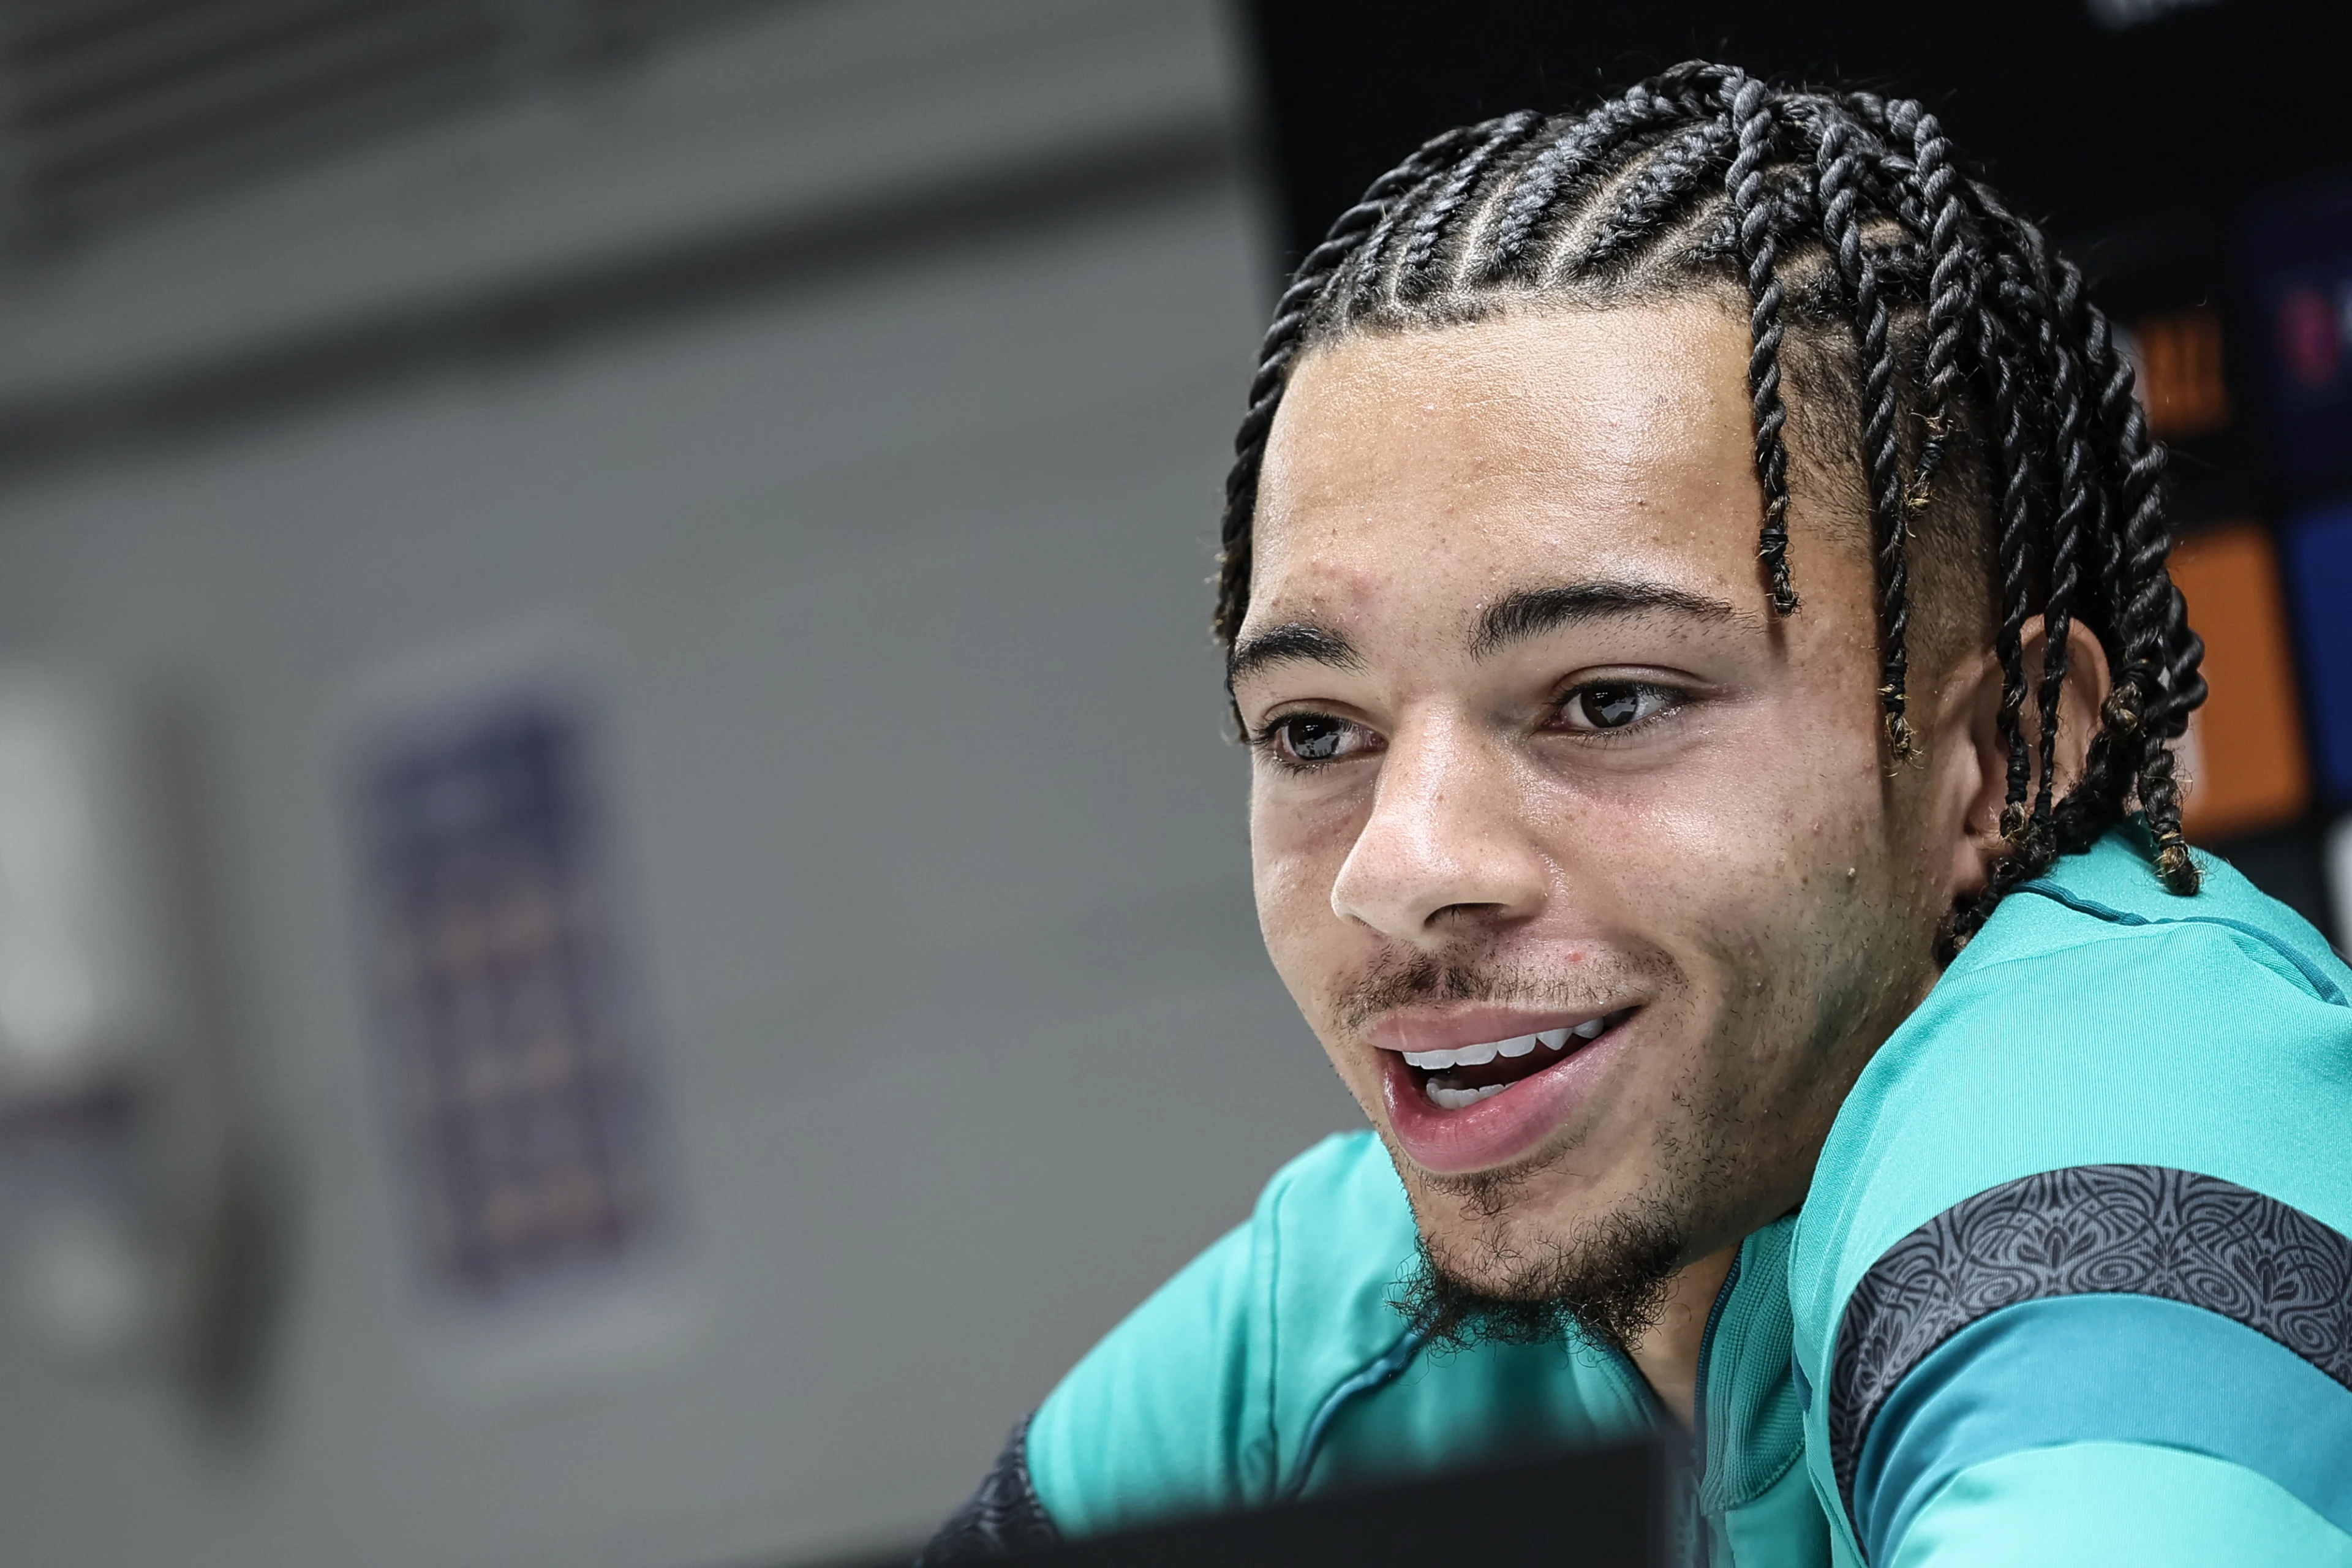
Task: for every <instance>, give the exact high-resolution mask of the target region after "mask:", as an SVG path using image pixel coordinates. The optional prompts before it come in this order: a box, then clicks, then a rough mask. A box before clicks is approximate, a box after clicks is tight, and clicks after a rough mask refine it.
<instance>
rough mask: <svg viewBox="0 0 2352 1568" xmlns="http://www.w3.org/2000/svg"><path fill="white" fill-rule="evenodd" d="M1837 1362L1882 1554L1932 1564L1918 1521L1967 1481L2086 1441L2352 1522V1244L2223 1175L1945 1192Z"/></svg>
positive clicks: (1859, 1300) (1872, 1281) (1858, 1502)
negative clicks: (1947, 1197) (2158, 1457)
mask: <svg viewBox="0 0 2352 1568" xmlns="http://www.w3.org/2000/svg"><path fill="white" fill-rule="evenodd" d="M1830 1373H1831V1376H1830V1388H1829V1391H1828V1394H1829V1399H1828V1415H1829V1445H1830V1459H1831V1467H1832V1472H1833V1473H1834V1475H1835V1478H1836V1481H1837V1488H1838V1491H1839V1493H1840V1498H1841V1500H1842V1501H1843V1504H1844V1505H1845V1510H1846V1514H1847V1517H1848V1519H1849V1520H1850V1521H1852V1523H1853V1531H1854V1535H1855V1539H1856V1540H1857V1542H1859V1543H1860V1544H1861V1546H1862V1548H1863V1551H1864V1555H1865V1556H1866V1557H1867V1558H1868V1560H1869V1561H1871V1562H1873V1563H1892V1562H1895V1561H1896V1560H1897V1558H1898V1556H1899V1557H1900V1559H1901V1561H1903V1562H1904V1563H1913V1562H1915V1561H1916V1562H1925V1561H1927V1559H1925V1558H1922V1557H1920V1556H1919V1555H1918V1553H1917V1552H1914V1551H1906V1550H1905V1538H1906V1532H1907V1531H1909V1530H1910V1528H1911V1526H1912V1525H1913V1524H1914V1522H1915V1521H1917V1520H1918V1519H1919V1517H1920V1515H1921V1512H1922V1510H1923V1509H1926V1508H1927V1506H1928V1505H1929V1504H1930V1503H1932V1502H1934V1501H1935V1500H1936V1499H1937V1495H1938V1493H1939V1492H1942V1491H1944V1490H1946V1489H1948V1488H1949V1487H1951V1486H1952V1485H1953V1484H1954V1482H1955V1480H1956V1479H1958V1478H1961V1477H1963V1476H1965V1475H1966V1474H1968V1473H1969V1472H1970V1471H1972V1470H1977V1469H1979V1468H1981V1467H1983V1466H1986V1465H1988V1464H1990V1463H1993V1462H1995V1461H2000V1460H2003V1459H2004V1458H2008V1457H2010V1456H2017V1455H2023V1454H2027V1453H2029V1452H2032V1451H2035V1450H2050V1451H2056V1450H2059V1449H2062V1448H2064V1447H2067V1446H2069V1445H2085V1444H2104V1445H2120V1446H2123V1449H2124V1451H2132V1450H2135V1449H2137V1450H2139V1451H2150V1450H2159V1449H2160V1450H2175V1451H2181V1452H2186V1453H2190V1454H2196V1455H2202V1456H2205V1457H2207V1458H2210V1459H2213V1460H2217V1461H2221V1462H2223V1463H2226V1464H2228V1465H2231V1466H2234V1467H2239V1468H2242V1469H2244V1470H2246V1471H2248V1472H2251V1473H2252V1475H2254V1476H2257V1477H2260V1478H2263V1479H2265V1480H2266V1481H2268V1482H2269V1483H2271V1484H2272V1485H2273V1486H2274V1487H2275V1488H2276V1489H2279V1490H2280V1491H2281V1493H2282V1494H2283V1495H2285V1496H2288V1497H2291V1498H2293V1499H2294V1500H2296V1501H2297V1502H2298V1503H2299V1504H2300V1505H2301V1506H2303V1507H2305V1508H2307V1509H2308V1510H2311V1512H2312V1513H2314V1514H2315V1515H2316V1516H2317V1517H2318V1518H2319V1519H2321V1520H2324V1521H2326V1522H2327V1523H2328V1524H2329V1525H2330V1526H2332V1527H2333V1528H2334V1529H2336V1530H2338V1531H2352V1239H2347V1237H2345V1236H2343V1235H2342V1234H2341V1233H2339V1232H2337V1231H2335V1230H2333V1229H2330V1228H2329V1227H2328V1226H2325V1225H2322V1224H2320V1223H2319V1222H2318V1221H2316V1220H2315V1219H2313V1218H2311V1217H2310V1216H2309V1215H2305V1214H2304V1213H2302V1212H2301V1211H2299V1210H2297V1209H2294V1208H2292V1207H2290V1206H2288V1205H2285V1204H2283V1203H2281V1202H2279V1201H2278V1200H2276V1199H2274V1198H2272V1197H2269V1196H2266V1195H2265V1194H2261V1193H2257V1192H2253V1191H2251V1190H2249V1189H2247V1188H2245V1187H2242V1186H2238V1185H2236V1184H2231V1183H2229V1182H2225V1181H2222V1180H2221V1179H2219V1178H2217V1177H2213V1176H2208V1175H2202V1174H2199V1173H2195V1172H2190V1171H2181V1170H2173V1169H2168V1168H2166V1167H2161V1166H2152V1165H2082V1166H2075V1167H2073V1168H2071V1169H2067V1170H2060V1171H2051V1172H2044V1173H2041V1174H2038V1175H2032V1176H2027V1177H2024V1178H2021V1179H2020V1180H2017V1181H2013V1182H2008V1183H2005V1184H2001V1185H2000V1186H1996V1187H1993V1188H1991V1189H1990V1190H1988V1191H1986V1192H1982V1193H1979V1194H1977V1195H1976V1196H1974V1197H1971V1198H1969V1199H1968V1200H1967V1201H1965V1202H1963V1203H1961V1204H1958V1205H1955V1206H1953V1207H1952V1208H1949V1209H1947V1210H1946V1211H1944V1212H1943V1213H1942V1214H1940V1215H1937V1216H1936V1217H1935V1218H1934V1219H1932V1220H1930V1221H1929V1222H1928V1223H1927V1224H1926V1225H1924V1226H1920V1227H1919V1228H1918V1229H1916V1230H1915V1231H1913V1232H1912V1233H1911V1234H1910V1235H1908V1236H1906V1237H1904V1238H1903V1239H1902V1240H1901V1241H1899V1242H1898V1243H1896V1244H1895V1246H1894V1247H1891V1248H1889V1249H1888V1250H1887V1251H1886V1252H1885V1254H1884V1255H1883V1256H1882V1257H1881V1258H1879V1259H1878V1261H1877V1262H1876V1263H1875V1264H1874V1265H1873V1266H1872V1268H1870V1270H1869V1271H1868V1272H1867V1273H1866V1274H1865V1275H1864V1278H1863V1279H1862V1280H1861V1281H1860V1283H1859V1284H1858V1285H1857V1286H1856V1287H1855V1289H1854V1290H1853V1294H1852V1295H1851V1297H1849V1298H1848V1300H1847V1302H1846V1305H1845V1309H1844V1311H1843V1314H1842V1316H1841V1318H1840V1321H1839V1324H1838V1331H1837V1336H1836V1347H1835V1352H1834V1355H1833V1357H1832V1363H1831V1368H1830ZM1954 1560H1957V1559H1954Z"/></svg>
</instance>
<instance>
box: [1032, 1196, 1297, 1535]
mask: <svg viewBox="0 0 2352 1568" xmlns="http://www.w3.org/2000/svg"><path fill="white" fill-rule="evenodd" d="M1251 1229H1252V1227H1251V1226H1242V1227H1240V1228H1239V1229H1237V1230H1234V1231H1233V1232H1231V1233H1230V1234H1228V1235H1227V1236H1226V1237H1224V1238H1223V1240H1221V1241H1219V1242H1218V1243H1217V1244H1216V1245H1215V1246H1213V1247H1210V1248H1209V1250H1208V1251H1206V1252H1204V1253H1202V1255H1201V1256H1200V1257H1199V1258H1195V1259H1193V1260H1192V1263H1191V1264H1189V1265H1188V1266H1187V1267H1186V1268H1184V1270H1183V1271H1182V1272H1181V1273H1180V1274H1178V1275H1177V1276H1176V1277H1175V1278H1174V1279H1171V1280H1169V1281H1168V1283H1167V1284H1165V1285H1163V1286H1161V1287H1160V1289H1159V1290H1158V1291H1156V1292H1154V1293H1153V1295H1152V1296H1151V1298H1150V1300H1147V1301H1145V1302H1144V1303H1143V1305H1142V1306H1140V1307H1139V1308H1137V1309H1136V1310H1135V1311H1134V1312H1132V1313H1130V1314H1129V1316H1128V1318H1127V1320H1126V1321H1124V1322H1122V1323H1120V1324H1119V1325H1118V1328H1116V1329H1114V1330H1112V1331H1110V1333H1109V1334H1108V1336H1106V1337H1105V1338H1104V1339H1103V1341H1102V1342H1101V1343H1099V1344H1097V1345H1096V1346H1095V1348H1094V1349H1093V1350H1092V1351H1090V1352H1087V1356H1086V1359H1085V1360H1083V1361H1081V1362H1079V1363H1078V1364H1077V1365H1076V1367H1074V1368H1072V1369H1071V1371H1070V1373H1069V1375H1068V1376H1066V1377H1065V1378H1064V1379H1063V1380H1062V1383H1061V1384H1060V1386H1058V1387H1056V1388H1055V1390H1054V1392H1053V1394H1051V1395H1049V1396H1048V1397H1047V1398H1046V1400H1045V1404H1043V1405H1040V1406H1038V1409H1037V1414H1036V1415H1034V1417H1033V1418H1032V1419H1031V1421H1030V1424H1029V1444H1028V1457H1029V1479H1030V1484H1031V1485H1032V1486H1033V1487H1034V1489H1036V1493H1037V1499H1038V1500H1039V1501H1040V1502H1042V1503H1043V1504H1044V1505H1045V1511H1046V1513H1047V1514H1049V1515H1050V1516H1051V1517H1052V1519H1053V1521H1054V1523H1055V1528H1057V1529H1058V1530H1060V1531H1062V1533H1063V1534H1064V1535H1066V1536H1078V1535H1092V1534H1096V1533H1098V1532H1100V1531H1106V1530H1114V1529H1118V1528H1120V1527H1122V1526H1126V1525H1132V1524H1137V1523H1141V1522H1144V1521H1149V1520H1152V1519H1158V1518H1167V1517H1170V1516H1173V1515H1179V1514H1187V1513H1202V1512H1209V1511H1212V1510H1220V1509H1226V1508H1233V1507H1237V1506H1241V1505H1244V1504H1246V1503H1248V1502H1252V1501H1256V1500H1260V1495H1261V1494H1262V1493H1263V1492H1264V1491H1265V1480H1266V1472H1267V1468H1268V1464H1269V1461H1270V1453H1269V1451H1268V1448H1267V1444H1266V1440H1265V1439H1266V1434H1265V1433H1264V1432H1262V1431H1254V1430H1252V1423H1251V1422H1250V1421H1249V1419H1248V1415H1247V1411H1246V1409H1245V1406H1246V1405H1247V1404H1248V1403H1249V1398H1248V1391H1249V1388H1250V1385H1251V1384H1252V1383H1253V1381H1254V1379H1253V1378H1252V1377H1251V1375H1250V1341H1251V1338H1252V1322H1251V1318H1252V1313H1251V1310H1250V1308H1251V1300H1250V1297H1251V1294H1252V1291H1251V1284H1252V1278H1251V1276H1252V1270H1251V1267H1250V1265H1251V1256H1250V1254H1251V1243H1252V1237H1251Z"/></svg>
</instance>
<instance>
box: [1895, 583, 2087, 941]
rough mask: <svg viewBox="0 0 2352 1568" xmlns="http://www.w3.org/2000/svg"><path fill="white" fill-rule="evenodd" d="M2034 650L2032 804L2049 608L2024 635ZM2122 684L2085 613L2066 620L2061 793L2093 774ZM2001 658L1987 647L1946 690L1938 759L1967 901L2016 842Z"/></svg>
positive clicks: (1954, 871) (1955, 894) (1953, 876)
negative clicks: (2005, 825)
mask: <svg viewBox="0 0 2352 1568" xmlns="http://www.w3.org/2000/svg"><path fill="white" fill-rule="evenodd" d="M2020 642H2021V646H2022V648H2023V651H2024V656H2025V658H2024V664H2025V706H2024V710H2023V711H2022V713H2021V715H2020V718H2021V723H2022V727H2023V729H2024V732H2025V752H2026V757H2027V759H2028V765H2029V767H2030V769H2031V770H2032V776H2031V778H2030V781H2029V784H2028V787H2027V790H2026V796H2025V800H2026V805H2027V807H2028V808H2029V809H2031V807H2032V804H2033V800H2034V792H2035V790H2037V789H2038V788H2039V787H2040V785H2041V754H2042V752H2041V747H2042V740H2041V736H2042V668H2043V660H2044V659H2045V658H2046V657H2047V655H2048V652H2049V636H2048V628H2047V627H2046V626H2044V624H2043V622H2042V617H2041V616H2034V617H2033V618H2032V620H2030V621H2028V622H2026V623H2025V626H2024V629H2023V631H2022V633H2021V636H2020ZM2112 685H2113V681H2112V679H2111V677H2110V676H2109V674H2108V670H2107V651H2106V649H2105V647H2101V646H2100V643H2099V639H2098V638H2097V637H2095V636H2093V635H2092V634H2091V632H2090V631H2089V629H2088V628H2086V627H2085V626H2083V624H2082V623H2081V622H2079V621H2077V622H2074V623H2071V624H2070V625H2069V626H2067V628H2066V674H2065V679H2064V681H2063V685H2062V686H2061V687H2060V688H2059V695H2058V737H2057V740H2058V743H2057V749H2056V754H2055V758H2054V761H2055V763H2056V766H2055V768H2054V770H2053V771H2054V772H2055V773H2056V776H2057V788H2056V790H2055V791H2054V792H2053V798H2055V799H2059V800H2063V799H2064V798H2065V796H2066V792H2067V791H2068V790H2070V789H2072V788H2074V785H2075V784H2076V783H2077V782H2078V781H2080V780H2081V778H2082V776H2083V767H2084V763H2085V761H2086V760H2087V759H2088V757H2089V756H2090V751H2091V738H2092V737H2093V736H2094V735H2095V734H2096V733H2097V732H2098V727H2099V710H2101V709H2102V708H2104V707H2105V705H2106V700H2107V693H2108V691H2109V689H2110V688H2111V687H2112ZM2000 689H2001V679H2000V660H1999V659H1997V658H1994V657H1993V655H1992V652H1991V650H1990V649H1987V650H1985V651H1984V652H1983V653H1982V654H1980V655H1979V656H1978V657H1977V658H1975V659H1974V660H1971V661H1969V663H1968V664H1967V665H1966V667H1965V668H1962V669H1961V670H1959V671H1958V672H1956V675H1955V678H1954V682H1953V685H1952V686H1951V687H1949V688H1948V689H1947V690H1946V693H1945V698H1946V700H1945V703H1944V705H1943V706H1944V712H1943V713H1942V715H1941V716H1940V717H1941V718H1942V721H1943V722H1942V724H1941V726H1940V729H1941V731H1942V732H1941V734H1940V735H1939V736H1938V739H1939V740H1941V741H1942V742H1944V744H1943V746H1942V747H1941V748H1939V750H1940V752H1941V755H1940V756H1939V757H1938V756H1937V752H1930V756H1931V757H1937V762H1936V763H1935V764H1933V765H1935V766H1936V767H1937V772H1938V773H1939V783H1941V784H1943V786H1944V787H1943V789H1942V791H1940V792H1939V793H1940V794H1941V795H1942V797H1943V800H1944V802H1945V809H1944V812H1943V814H1942V815H1943V816H1944V818H1945V826H1946V830H1947V837H1948V842H1949V843H1950V844H1951V847H1952V855H1951V866H1950V887H1949V889H1948V891H1949V893H1950V896H1951V899H1952V900H1953V901H1954V902H1955V903H1957V902H1959V901H1960V900H1965V899H1969V898H1973V897H1975V896H1976V895H1977V894H1978V893H1980V892H1982V891H1983V890H1984V889H1985V885H1986V883H1988V882H1989V881H1990V880H1991V879H1992V868H1993V863H1994V862H1995V861H1996V860H1999V859H2000V858H2001V857H2002V856H2003V855H2005V854H2007V853H2008V851H2009V841H2008V840H2007V839H2006V838H2004V837H2001V831H2000V818H2001V812H2002V809H2003V807H2005V806H2006V805H2008V802H2009V748H2008V747H2007V746H2006V745H2004V744H2002V742H2001V737H2000Z"/></svg>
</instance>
